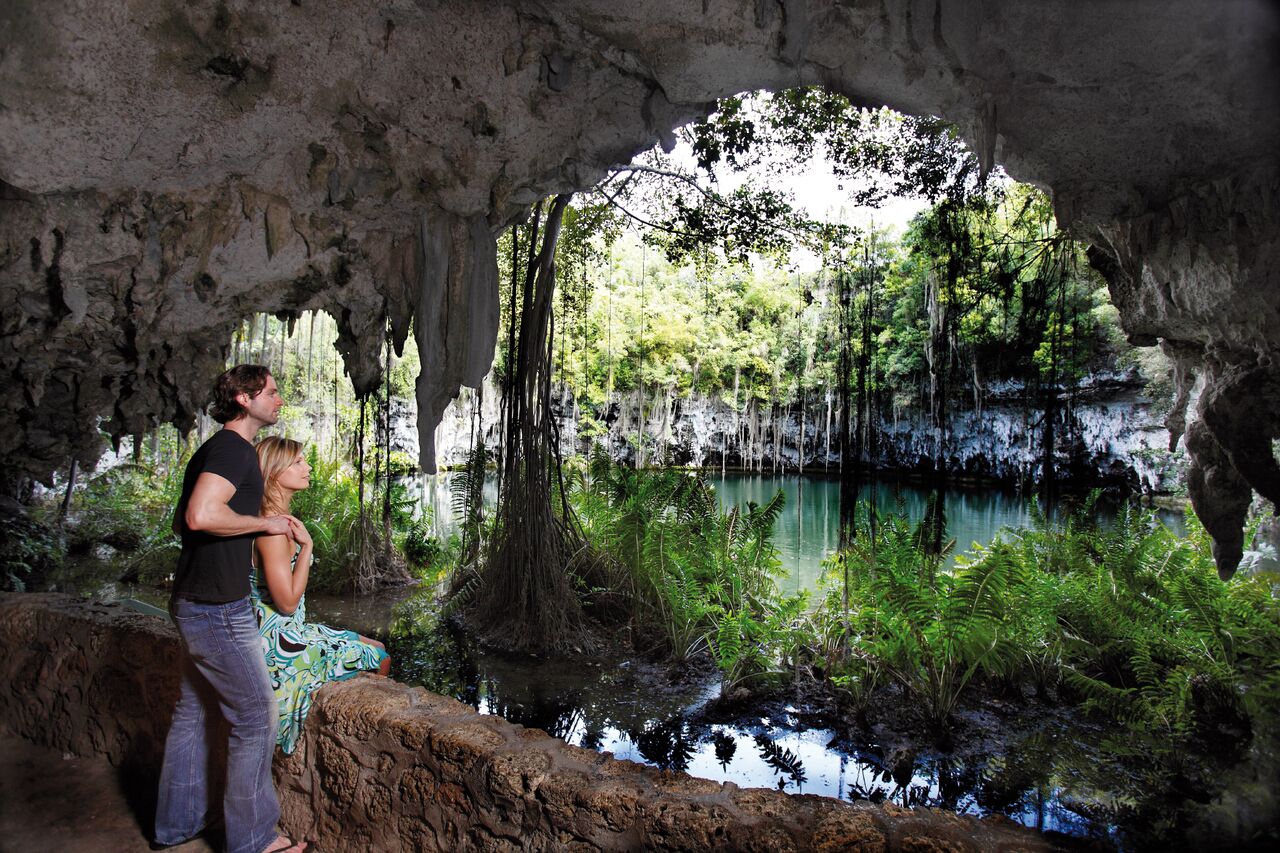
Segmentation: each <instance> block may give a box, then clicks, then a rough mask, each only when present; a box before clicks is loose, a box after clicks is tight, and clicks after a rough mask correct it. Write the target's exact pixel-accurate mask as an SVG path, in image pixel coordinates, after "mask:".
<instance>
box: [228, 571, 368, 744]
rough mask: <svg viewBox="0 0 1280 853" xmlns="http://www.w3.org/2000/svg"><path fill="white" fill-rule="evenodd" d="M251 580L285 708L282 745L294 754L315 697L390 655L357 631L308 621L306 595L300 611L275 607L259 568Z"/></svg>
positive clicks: (252, 595) (273, 682)
mask: <svg viewBox="0 0 1280 853" xmlns="http://www.w3.org/2000/svg"><path fill="white" fill-rule="evenodd" d="M252 579H253V582H252V584H251V585H250V589H251V592H250V598H251V599H252V603H253V610H254V612H255V613H256V614H257V616H258V630H259V632H260V633H261V634H262V651H263V653H264V654H266V656H267V670H268V671H269V672H270V673H271V686H272V687H274V688H275V691H276V701H277V703H278V704H279V707H280V731H279V734H278V737H277V742H278V743H279V744H280V746H282V747H284V751H285V752H286V753H292V752H293V751H294V749H296V748H297V745H298V738H300V737H301V736H302V723H303V721H305V720H306V719H307V712H308V711H310V710H311V694H312V693H315V692H316V690H318V689H319V688H320V687H321V686H323V685H324V684H327V683H328V682H330V681H341V680H342V679H344V678H350V677H351V676H353V675H355V674H356V673H359V672H364V671H366V670H376V669H377V668H378V667H379V666H380V665H381V664H382V660H383V658H385V657H386V656H387V653H386V652H385V651H384V650H382V649H380V648H378V647H377V646H371V645H369V644H368V643H362V642H360V635H359V634H357V633H356V632H354V631H339V630H337V629H335V628H330V627H329V626H328V625H320V624H316V623H308V622H307V605H306V598H307V597H306V595H305V594H304V595H303V596H302V598H300V599H299V600H298V607H297V609H296V610H294V611H293V613H292V614H291V615H289V616H285V615H284V614H283V613H280V612H279V611H278V610H276V609H275V608H274V607H273V606H272V603H271V593H270V592H268V591H267V587H266V584H265V583H262V586H259V583H261V582H262V581H261V578H260V577H259V575H258V570H257V569H256V568H255V569H253V572H252Z"/></svg>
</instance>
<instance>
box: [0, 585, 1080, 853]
mask: <svg viewBox="0 0 1280 853" xmlns="http://www.w3.org/2000/svg"><path fill="white" fill-rule="evenodd" d="M176 639H177V637H176V634H175V633H174V631H173V629H172V628H171V627H170V626H169V625H168V624H166V623H165V622H163V621H162V620H160V619H156V618H155V617H151V616H144V615H141V614H138V613H136V612H133V611H131V610H130V609H128V608H126V607H124V606H123V605H119V604H102V603H98V602H87V601H82V600H79V599H76V598H73V597H71V596H66V595H54V594H4V595H0V649H2V650H3V656H2V657H0V661H2V663H0V667H2V669H0V675H2V676H3V687H2V688H0V725H3V726H4V727H6V728H7V729H9V730H10V731H11V732H12V733H14V734H17V735H20V736H22V737H24V738H27V739H28V740H31V741H34V742H37V743H40V744H43V745H46V746H50V747H55V748H58V749H62V750H66V751H70V752H74V753H76V754H78V755H97V756H105V757H107V758H108V759H110V760H111V761H112V762H113V763H115V764H117V765H123V766H126V767H128V768H129V769H131V770H133V771H135V772H137V773H138V774H139V777H140V778H142V779H148V780H149V779H153V778H154V777H155V775H156V773H157V768H158V766H159V760H160V756H161V753H162V751H163V748H164V735H165V733H166V731H167V729H168V725H169V719H170V715H171V713H172V708H173V703H174V702H175V701H176V698H177V678H176V669H177V645H176V642H175V641H176ZM275 776H276V783H277V787H278V790H279V791H280V800H281V803H280V804H281V809H282V812H283V818H282V823H283V824H284V826H285V828H286V829H287V830H288V831H289V832H291V833H293V834H295V835H302V836H305V837H307V838H308V839H310V840H312V842H313V843H314V844H315V846H316V847H317V848H318V849H321V850H325V851H347V850H350V851H368V850H380V851H381V850H387V851H391V850H446V851H455V850H483V851H529V850H533V851H552V850H555V851H560V850H570V851H596V850H688V851H695V850H697V851H701V850H743V851H750V850H759V851H771V853H772V851H778V852H779V853H781V851H800V850H822V851H827V850H864V851H886V850H912V851H1014V850H1054V849H1062V844H1061V843H1060V842H1059V841H1058V840H1057V839H1053V838H1050V837H1048V836H1044V835H1040V834H1038V833H1036V832H1034V831H1032V830H1029V829H1025V828H1023V827H1020V826H1017V825H1016V824H1013V823H1012V822H1010V821H1007V820H1005V819H1001V818H996V819H985V820H977V819H975V818H972V817H967V816H961V815H956V814H952V813H949V812H942V811H934V810H908V809H901V808H897V807H894V806H888V805H886V806H874V805H869V804H861V803H854V804H851V803H844V802H838V801H836V800H832V799H829V798H825V797H817V796H811V795H787V794H783V793H780V792H777V791H772V790H766V789H755V788H751V789H744V788H739V787H738V786H736V785H734V784H733V783H724V784H721V783H717V782H709V781H706V780H702V779H695V778H693V777H691V776H688V775H686V774H683V773H672V772H664V771H658V770H655V769H653V768H650V767H644V766H641V765H638V764H634V763H632V762H628V761H619V760H616V759H613V758H611V757H610V756H608V755H604V754H600V753H596V752H592V751H589V750H584V749H581V748H578V747H574V746H570V745H568V744H565V743H564V742H563V741H560V740H559V739H557V738H553V737H551V736H550V735H547V734H545V733H544V732H542V731H539V730H534V729H525V728H524V727H522V726H518V725H514V724H512V723H509V722H507V721H506V720H504V719H502V718H500V717H493V716H484V715H481V714H478V713H476V712H475V711H474V710H473V709H471V708H470V707H468V706H466V705H463V704H462V703H460V702H456V701H454V700H452V699H449V698H446V697H443V696H438V695H435V694H432V693H428V692H427V691H426V690H424V689H422V688H420V687H406V686H405V685H402V684H399V683H397V682H395V681H392V680H389V679H381V678H376V677H373V676H360V677H357V678H354V679H351V680H349V681H345V682H340V683H337V684H332V685H329V686H327V687H325V688H323V689H322V690H320V691H318V692H317V694H316V698H315V703H314V705H313V706H312V711H311V716H310V718H309V719H308V722H307V725H306V727H305V731H304V734H303V738H302V739H301V741H300V744H299V748H298V750H297V752H295V753H294V754H293V755H291V756H286V755H284V754H283V753H279V752H277V755H276V762H275ZM148 784H150V783H149V782H148Z"/></svg>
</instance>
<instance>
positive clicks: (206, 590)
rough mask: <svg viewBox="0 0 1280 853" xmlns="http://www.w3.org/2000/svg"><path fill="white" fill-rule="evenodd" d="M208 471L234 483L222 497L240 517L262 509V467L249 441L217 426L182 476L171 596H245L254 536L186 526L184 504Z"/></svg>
mask: <svg viewBox="0 0 1280 853" xmlns="http://www.w3.org/2000/svg"><path fill="white" fill-rule="evenodd" d="M206 471H207V472H209V473H211V474H217V475H218V476H220V477H223V478H225V479H226V480H227V481H228V482H230V483H231V484H232V485H233V486H235V487H236V491H235V494H234V495H232V497H231V500H229V501H227V506H229V507H230V508H231V509H232V510H233V511H234V512H237V513H239V514H240V515H257V514H258V512H259V511H260V510H261V509H262V471H261V470H260V469H259V468H258V455H257V453H255V452H254V449H253V445H252V444H250V443H249V442H247V441H245V440H244V439H243V438H241V437H240V435H239V434H238V433H236V432H233V431H232V430H229V429H223V430H218V432H216V433H214V434H213V436H212V437H210V438H209V440H208V441H206V442H205V443H204V444H202V445H200V449H199V450H197V451H196V452H195V454H194V455H193V456H192V457H191V461H190V462H188V463H187V470H186V474H184V475H183V478H182V497H181V498H180V499H179V500H178V529H179V530H180V531H181V532H182V554H181V555H179V557H178V569H177V572H176V573H175V574H174V582H173V594H174V596H176V597H178V598H188V599H192V600H195V601H206V602H210V603H214V604H222V603H225V602H228V601H235V600H236V599H239V598H244V597H245V596H246V595H248V594H249V571H250V569H249V562H250V560H251V559H252V557H253V539H254V537H255V536H256V535H257V534H253V533H246V534H244V535H242V536H214V535H212V534H210V533H206V532H204V531H202V530H190V529H188V528H187V522H186V514H187V502H188V501H190V500H191V492H192V491H193V490H194V489H195V487H196V480H197V479H199V477H200V475H201V474H203V473H205V472H206Z"/></svg>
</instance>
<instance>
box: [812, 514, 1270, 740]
mask: <svg viewBox="0 0 1280 853" xmlns="http://www.w3.org/2000/svg"><path fill="white" fill-rule="evenodd" d="M1096 499H1097V496H1096V495H1094V496H1092V497H1091V498H1090V499H1089V500H1088V501H1086V502H1084V504H1083V505H1082V506H1081V507H1080V508H1078V509H1076V510H1075V511H1073V512H1071V513H1069V514H1067V516H1066V517H1065V519H1064V520H1063V521H1062V522H1061V523H1060V525H1059V526H1054V525H1051V524H1050V523H1049V522H1048V521H1047V520H1045V518H1044V516H1043V515H1042V514H1040V513H1039V510H1038V509H1035V508H1033V518H1034V524H1033V526H1032V527H1031V528H1030V529H1026V530H1021V531H1015V532H1014V533H1012V534H1009V536H1010V537H1011V538H1010V539H1009V540H1008V541H1005V540H1004V539H1003V538H1002V537H997V538H996V540H995V541H994V542H992V543H991V544H990V545H989V546H987V547H981V546H977V545H975V546H974V549H973V551H972V552H971V553H970V554H969V555H965V556H962V557H960V558H958V559H957V561H956V565H955V567H954V569H952V570H950V571H940V570H939V567H938V563H937V558H936V557H932V556H929V555H927V554H926V552H925V551H924V550H923V548H922V542H921V536H920V529H919V528H918V527H915V528H913V527H912V526H911V525H909V524H908V523H907V522H906V521H905V519H903V518H900V517H895V516H890V517H884V518H879V519H878V520H877V525H876V531H877V532H876V536H875V538H874V543H872V542H870V541H869V539H870V537H866V536H864V537H863V538H860V539H859V540H857V541H856V544H855V545H854V547H853V548H852V549H851V551H849V552H848V553H845V554H840V555H837V556H835V557H833V558H832V559H831V560H829V561H828V564H827V571H826V573H825V575H824V593H823V600H822V602H821V604H820V606H819V608H818V610H817V612H816V613H815V614H814V618H813V622H814V631H815V638H814V642H813V648H814V649H816V650H818V651H819V652H820V653H821V654H822V655H823V665H824V666H825V668H826V672H827V674H828V677H829V678H830V679H831V681H832V683H833V684H835V685H836V686H837V687H838V688H840V690H841V691H843V695H844V696H845V698H846V699H847V700H848V701H849V703H850V705H851V707H852V708H853V710H855V711H856V712H859V713H862V712H865V711H866V710H867V708H868V707H869V706H870V703H871V701H872V694H874V691H875V690H876V689H877V688H878V687H879V686H880V685H882V684H883V683H885V681H886V679H890V680H892V681H894V682H896V683H898V684H899V685H901V686H902V688H903V689H905V690H908V691H910V692H911V693H912V694H913V695H915V696H916V697H918V698H919V700H920V703H921V707H922V708H924V709H925V713H926V718H927V719H928V720H929V721H930V722H931V723H932V724H934V725H935V726H937V727H939V728H942V727H945V726H946V724H947V720H948V718H949V716H950V714H951V712H952V711H953V710H954V708H955V707H956V704H957V702H958V701H959V700H960V698H961V697H962V695H963V694H964V692H965V690H966V689H967V687H968V686H969V685H970V684H972V683H973V682H974V680H975V679H985V680H987V681H988V682H989V683H995V682H997V681H1000V680H1006V681H1012V682H1014V683H1030V684H1031V685H1032V686H1034V687H1035V688H1036V690H1037V692H1039V693H1041V694H1042V695H1045V696H1048V695H1049V694H1050V693H1052V692H1054V691H1057V693H1058V694H1059V695H1060V696H1061V697H1062V698H1065V699H1069V700H1073V701H1078V702H1080V703H1082V704H1083V706H1084V707H1085V708H1086V709H1088V710H1090V711H1094V712H1097V713H1101V714H1104V715H1106V716H1109V717H1111V718H1112V719H1114V720H1117V721H1119V722H1120V723H1122V724H1123V725H1125V726H1126V727H1127V728H1128V729H1129V730H1130V731H1131V732H1133V733H1135V734H1140V735H1151V736H1155V737H1157V738H1158V739H1159V742H1164V743H1170V744H1174V745H1176V744H1179V743H1184V742H1186V741H1187V740H1188V739H1190V738H1194V737H1201V736H1205V735H1206V732H1208V730H1209V728H1210V727H1211V726H1213V725H1219V724H1222V723H1224V722H1225V723H1233V722H1234V723H1238V724H1239V725H1244V722H1243V721H1247V720H1248V719H1250V718H1252V717H1254V716H1256V715H1257V714H1259V713H1264V712H1265V711H1266V709H1267V708H1268V706H1269V705H1272V706H1273V703H1274V702H1275V700H1276V698H1277V695H1278V694H1280V666H1278V665H1277V664H1276V663H1275V662H1276V660H1277V656H1278V655H1280V603H1277V601H1276V598H1275V596H1274V594H1273V591H1272V588H1271V585H1270V582H1269V581H1267V580H1265V579H1262V578H1247V577H1240V578H1236V579H1233V580H1232V581H1230V582H1227V583H1223V582H1222V581H1220V580H1219V579H1218V577H1217V573H1216V570H1215V568H1214V563H1213V559H1212V554H1211V549H1210V545H1209V542H1208V539H1207V536H1206V535H1205V534H1204V531H1203V529H1202V528H1201V527H1200V526H1199V525H1198V524H1197V523H1196V522H1195V521H1194V519H1190V520H1189V532H1188V534H1187V536H1185V537H1181V538H1180V537H1178V536H1176V535H1174V534H1173V533H1172V532H1170V531H1169V530H1168V529H1167V528H1166V527H1164V526H1163V525H1162V524H1160V523H1159V522H1158V521H1157V520H1156V518H1155V516H1154V515H1153V514H1152V513H1151V512H1140V511H1138V510H1136V509H1133V508H1128V507H1126V508H1122V509H1121V510H1120V512H1119V513H1118V515H1117V517H1116V518H1115V520H1114V521H1113V522H1112V523H1111V524H1110V525H1107V526H1104V527H1102V528H1097V527H1094V526H1093V525H1092V523H1091V522H1090V521H1088V519H1089V518H1090V517H1091V515H1092V512H1091V510H1092V506H1093V503H1094V502H1095V501H1096ZM864 528H865V525H864ZM1246 728H1247V726H1246Z"/></svg>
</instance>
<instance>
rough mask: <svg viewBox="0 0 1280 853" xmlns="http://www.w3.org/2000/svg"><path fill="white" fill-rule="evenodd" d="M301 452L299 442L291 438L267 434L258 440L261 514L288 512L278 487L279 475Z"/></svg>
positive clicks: (282, 494) (287, 506) (286, 502)
mask: <svg viewBox="0 0 1280 853" xmlns="http://www.w3.org/2000/svg"><path fill="white" fill-rule="evenodd" d="M301 452H302V444H301V442H297V441H294V440H293V439H291V438H282V437H281V436H278V435H269V436H267V437H266V438H264V439H262V441H259V442H258V467H259V468H261V469H262V512H261V514H262V515H278V514H280V513H284V512H288V510H289V504H288V500H287V499H286V497H285V495H284V492H282V491H281V489H280V475H281V474H283V473H284V472H285V469H287V468H288V467H289V466H290V465H292V464H293V463H294V460H296V459H297V458H298V454H300V453H301Z"/></svg>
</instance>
